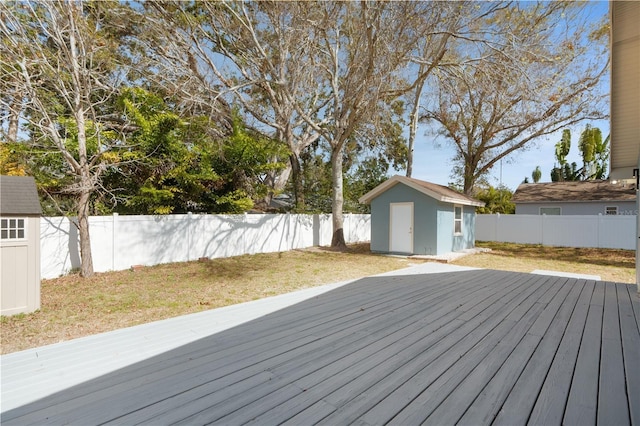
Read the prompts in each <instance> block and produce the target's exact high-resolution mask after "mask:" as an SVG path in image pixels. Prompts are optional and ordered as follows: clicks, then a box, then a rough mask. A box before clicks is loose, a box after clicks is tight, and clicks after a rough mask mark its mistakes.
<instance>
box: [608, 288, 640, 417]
mask: <svg viewBox="0 0 640 426" xmlns="http://www.w3.org/2000/svg"><path fill="white" fill-rule="evenodd" d="M622 356H623V354H622V341H621V338H620V318H619V315H618V296H617V291H616V287H615V285H606V286H605V292H604V313H603V316H602V346H601V356H600V385H599V389H600V390H599V392H598V423H600V424H614V425H626V424H629V422H630V419H629V408H628V398H627V395H626V391H627V389H626V385H625V380H626V378H625V372H624V365H623V364H624V361H623V359H622ZM636 361H637V360H636Z"/></svg>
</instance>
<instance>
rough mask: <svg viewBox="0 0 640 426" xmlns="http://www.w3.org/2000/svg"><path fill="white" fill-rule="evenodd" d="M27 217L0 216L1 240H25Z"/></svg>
mask: <svg viewBox="0 0 640 426" xmlns="http://www.w3.org/2000/svg"><path fill="white" fill-rule="evenodd" d="M28 221H29V219H28V218H26V217H2V218H0V240H1V241H26V240H27V228H28V223H29V222H28Z"/></svg>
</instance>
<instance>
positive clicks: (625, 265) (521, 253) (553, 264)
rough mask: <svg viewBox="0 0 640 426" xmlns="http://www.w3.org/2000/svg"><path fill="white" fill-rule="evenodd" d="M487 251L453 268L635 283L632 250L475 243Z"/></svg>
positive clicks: (459, 262)
mask: <svg viewBox="0 0 640 426" xmlns="http://www.w3.org/2000/svg"><path fill="white" fill-rule="evenodd" d="M476 246H477V247H485V248H490V249H491V250H492V251H491V252H488V253H480V254H475V255H473V256H467V257H463V258H461V259H459V260H457V261H455V262H453V263H454V264H456V265H462V266H473V267H476V268H487V269H498V270H504V271H515V272H531V271H533V270H535V269H546V270H551V271H562V272H573V273H578V274H590V275H600V277H601V278H602V279H603V280H605V281H615V282H622V283H634V282H635V251H633V250H617V249H593V248H573V247H548V246H542V245H536V244H513V243H498V242H477V243H476Z"/></svg>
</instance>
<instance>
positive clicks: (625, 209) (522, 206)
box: [516, 201, 637, 216]
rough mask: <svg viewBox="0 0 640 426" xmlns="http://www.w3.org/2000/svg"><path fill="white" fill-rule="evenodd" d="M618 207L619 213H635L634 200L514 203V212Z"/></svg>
mask: <svg viewBox="0 0 640 426" xmlns="http://www.w3.org/2000/svg"><path fill="white" fill-rule="evenodd" d="M609 206H616V207H618V214H619V215H630V214H637V210H636V203H635V201H599V202H580V203H516V214H534V215H537V214H540V208H541V207H560V208H561V209H562V215H563V216H567V215H598V214H605V207H609Z"/></svg>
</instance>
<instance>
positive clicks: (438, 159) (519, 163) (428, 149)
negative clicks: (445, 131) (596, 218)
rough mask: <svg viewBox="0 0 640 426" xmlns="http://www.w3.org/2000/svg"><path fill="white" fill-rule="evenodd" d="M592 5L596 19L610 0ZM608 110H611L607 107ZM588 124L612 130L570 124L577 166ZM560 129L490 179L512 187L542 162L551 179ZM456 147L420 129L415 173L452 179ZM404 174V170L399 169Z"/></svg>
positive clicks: (437, 179) (547, 179)
mask: <svg viewBox="0 0 640 426" xmlns="http://www.w3.org/2000/svg"><path fill="white" fill-rule="evenodd" d="M590 3H592V6H593V9H592V13H591V16H592V17H593V19H594V20H596V21H597V20H599V19H600V18H601V17H602V16H603V15H606V14H607V13H608V11H609V4H608V2H607V1H591V2H590ZM606 112H607V113H608V111H606ZM586 124H591V126H593V127H598V128H599V129H600V130H601V131H602V135H603V137H607V135H608V134H609V120H598V121H591V122H588V123H587V122H582V123H580V124H578V125H576V126H573V127H569V129H570V130H571V151H570V152H569V155H568V157H567V160H568V162H569V164H570V163H572V162H574V161H575V162H576V163H577V164H578V168H580V167H582V158H581V157H580V151H579V150H578V138H579V137H580V133H582V131H583V130H584V128H585V126H586ZM560 137H561V132H558V133H557V134H552V135H549V136H548V137H545V138H540V139H538V140H536V141H535V142H533V144H532V145H530V146H529V148H528V149H527V150H524V151H519V152H516V153H515V154H514V155H512V156H511V157H509V158H507V159H504V160H503V161H502V163H501V165H500V164H499V165H496V166H495V167H494V168H493V170H492V171H491V174H490V176H489V183H490V184H491V185H493V186H498V185H500V184H502V185H505V186H506V187H508V188H509V189H511V190H512V191H515V189H516V188H517V187H518V185H520V184H521V183H522V181H523V180H524V178H525V177H528V178H529V181H530V182H532V181H533V180H532V178H531V172H533V170H534V169H535V168H536V166H540V169H541V170H542V178H541V179H540V182H550V181H551V169H552V168H553V167H554V162H555V144H556V143H557V142H558V141H559V140H560ZM454 153H455V152H454V150H453V148H451V147H450V146H449V145H447V142H446V141H445V140H444V139H441V138H438V137H436V136H434V135H433V132H432V131H430V129H429V127H428V126H422V128H420V129H418V134H417V137H416V143H415V149H414V165H413V174H412V177H414V178H416V179H421V180H426V181H429V182H433V183H437V184H440V185H445V186H446V185H448V184H449V182H452V181H453V178H452V177H451V170H452V169H453V163H452V161H451V159H452V158H453V156H454ZM397 173H399V174H403V173H404V171H401V172H397Z"/></svg>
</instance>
